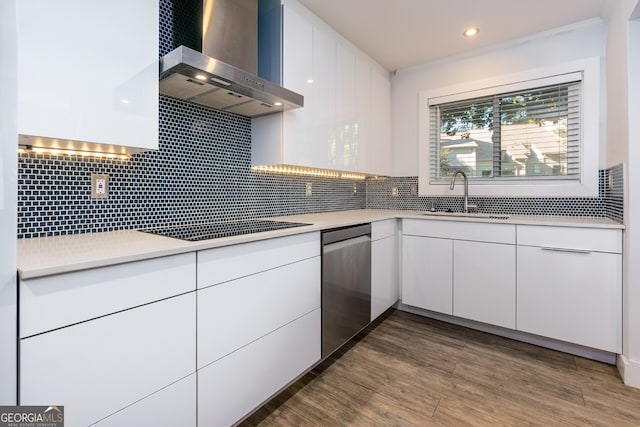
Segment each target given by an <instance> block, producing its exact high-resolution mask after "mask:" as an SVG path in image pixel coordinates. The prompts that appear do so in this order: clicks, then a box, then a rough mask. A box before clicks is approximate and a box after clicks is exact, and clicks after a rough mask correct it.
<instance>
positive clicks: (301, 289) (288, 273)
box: [198, 257, 320, 368]
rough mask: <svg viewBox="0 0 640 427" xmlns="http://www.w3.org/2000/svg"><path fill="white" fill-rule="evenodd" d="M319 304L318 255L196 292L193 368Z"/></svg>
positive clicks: (276, 327) (317, 306) (256, 337)
mask: <svg viewBox="0 0 640 427" xmlns="http://www.w3.org/2000/svg"><path fill="white" fill-rule="evenodd" d="M319 307H320V257H315V258H310V259H307V260H303V261H299V262H296V263H293V264H289V265H285V266H282V267H278V268H274V269H271V270H267V271H265V272H263V273H260V274H254V275H251V276H247V277H242V278H240V279H237V280H232V281H229V282H226V283H222V284H220V285H216V286H211V287H209V288H205V289H201V290H199V291H198V368H201V367H203V366H205V365H208V364H209V363H211V362H214V361H216V360H218V359H220V358H221V357H224V356H226V355H227V354H229V353H231V352H233V351H235V350H236V349H238V348H240V347H242V346H243V345H246V344H247V343H250V342H252V341H255V340H256V339H258V338H260V337H262V336H264V335H266V334H268V333H269V332H271V331H273V330H275V329H278V328H280V327H282V326H283V325H285V324H287V323H289V322H291V321H292V320H294V319H297V318H299V317H300V316H303V315H305V314H307V313H309V312H311V311H313V310H315V309H317V308H319ZM230 325H232V327H231V326H230Z"/></svg>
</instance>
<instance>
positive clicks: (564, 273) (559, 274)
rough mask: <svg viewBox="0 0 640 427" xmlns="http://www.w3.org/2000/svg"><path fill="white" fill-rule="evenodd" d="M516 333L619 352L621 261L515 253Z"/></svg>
mask: <svg viewBox="0 0 640 427" xmlns="http://www.w3.org/2000/svg"><path fill="white" fill-rule="evenodd" d="M517 259H518V270H517V283H518V292H517V329H518V330H520V331H524V332H529V333H532V334H537V335H541V336H545V337H551V338H555V339H558V340H562V341H567V342H571V343H576V344H580V345H584V346H587V347H592V348H597V349H600V350H604V351H609V352H612V353H620V352H621V351H622V255H619V254H611V253H602V252H591V253H571V252H556V251H546V250H543V249H542V248H539V247H529V246H522V247H518V255H517Z"/></svg>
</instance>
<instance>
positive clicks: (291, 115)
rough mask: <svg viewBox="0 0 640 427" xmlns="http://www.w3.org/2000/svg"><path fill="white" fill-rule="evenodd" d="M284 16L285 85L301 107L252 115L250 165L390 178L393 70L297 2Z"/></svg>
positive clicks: (287, 7) (286, 5) (287, 4)
mask: <svg viewBox="0 0 640 427" xmlns="http://www.w3.org/2000/svg"><path fill="white" fill-rule="evenodd" d="M283 20H284V22H283V33H284V34H283V43H282V46H283V54H282V57H283V70H282V76H283V81H282V84H283V86H284V87H286V88H287V89H291V90H293V91H296V92H298V93H300V94H302V95H303V96H304V107H302V108H300V109H296V110H291V111H287V112H284V113H282V114H275V115H270V116H264V117H258V118H254V119H253V120H252V143H253V145H252V164H253V165H276V164H285V165H292V166H304V167H314V168H322V169H334V170H340V171H348V172H360V173H367V174H376V175H382V174H387V175H388V174H389V173H390V167H391V161H390V153H391V145H390V144H391V132H390V120H391V111H390V87H391V86H390V77H389V73H388V72H386V71H385V70H384V69H383V68H382V67H381V66H380V65H379V64H377V63H376V62H375V61H373V60H372V59H370V58H369V57H368V56H367V55H366V54H364V53H363V52H362V51H360V50H359V49H357V48H356V47H355V46H353V45H352V44H351V43H349V42H348V41H346V40H345V39H344V38H343V37H342V36H340V35H339V34H338V33H336V32H335V31H334V30H333V29H332V28H331V27H329V26H328V25H327V24H326V23H324V22H323V21H321V20H320V19H319V18H318V17H316V16H315V15H313V14H311V12H309V11H308V10H307V9H305V8H304V7H303V6H301V5H300V4H299V3H298V2H297V1H295V0H291V1H285V2H284V7H283Z"/></svg>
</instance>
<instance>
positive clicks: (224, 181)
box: [17, 0, 623, 238]
mask: <svg viewBox="0 0 640 427" xmlns="http://www.w3.org/2000/svg"><path fill="white" fill-rule="evenodd" d="M197 4H198V2H194V1H192V0H189V1H188V2H178V1H171V0H161V2H160V15H161V16H160V22H161V29H160V39H159V51H160V55H164V54H165V53H167V52H169V51H171V50H172V49H173V48H174V47H175V46H177V45H179V44H187V45H191V46H192V47H194V46H193V44H197V34H196V36H194V34H193V28H199V27H198V25H199V23H198V20H199V19H200V18H199V14H198V13H195V12H194V11H195V10H196V9H197V8H196V9H194V6H193V5H197ZM195 47H197V46H195ZM159 126H160V128H159V129H160V141H159V149H158V150H157V151H149V152H145V153H139V154H134V155H132V156H131V158H130V159H129V160H115V159H104V158H88V157H81V156H68V155H46V154H37V153H33V152H27V153H21V154H20V155H19V162H18V230H17V235H18V238H32V237H39V236H49V235H62V234H77V233H93V232H102V231H112V230H120V229H141V228H151V227H160V226H171V225H180V224H187V223H194V222H212V221H228V220H242V219H249V218H258V217H267V216H279V215H292V214H302V213H313V212H329V211H339V210H348V209H362V208H365V207H366V208H373V209H387V208H389V209H419V210H426V209H429V207H430V206H431V203H432V202H434V203H436V204H437V206H438V209H443V208H445V209H446V208H451V209H459V208H460V207H461V199H460V198H459V197H437V198H436V197H433V198H429V197H418V196H416V195H412V194H411V190H412V187H414V186H415V187H416V188H417V177H398V178H388V179H383V180H368V181H366V182H363V181H350V180H340V179H322V178H307V177H299V176H285V175H269V174H263V173H257V172H253V171H251V170H250V163H251V122H250V119H248V118H245V117H241V116H237V115H234V114H231V113H226V112H221V111H215V110H211V109H207V108H205V107H202V106H199V105H194V104H189V103H187V102H183V101H179V100H175V99H172V98H168V97H164V96H161V97H160V123H159ZM92 173H106V174H109V179H110V182H109V192H110V196H109V199H91V198H90V186H91V174H92ZM610 176H611V178H609V177H610ZM622 176H623V174H622V166H617V167H613V168H611V169H608V170H606V171H601V172H600V181H601V185H600V195H599V197H597V198H545V199H538V198H476V199H474V201H476V202H477V203H478V205H479V206H480V209H481V210H482V211H485V212H492V213H526V214H545V215H590V216H602V217H604V216H607V217H609V218H612V219H615V220H618V221H622V219H623V216H622V214H623V213H622V201H623V199H622V197H623V187H622V185H623V179H622ZM307 182H311V183H312V187H313V194H312V196H309V197H307V196H306V195H305V187H306V183H307ZM610 184H612V185H610ZM354 185H355V187H356V188H355V189H356V191H355V194H354ZM394 186H395V187H398V196H397V197H394V196H391V187H394Z"/></svg>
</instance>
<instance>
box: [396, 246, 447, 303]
mask: <svg viewBox="0 0 640 427" xmlns="http://www.w3.org/2000/svg"><path fill="white" fill-rule="evenodd" d="M452 272H453V240H449V239H436V238H431V237H422V236H402V302H403V303H404V304H408V305H411V306H414V307H419V308H424V309H426V310H431V311H436V312H438V313H445V314H453V273H452Z"/></svg>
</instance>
